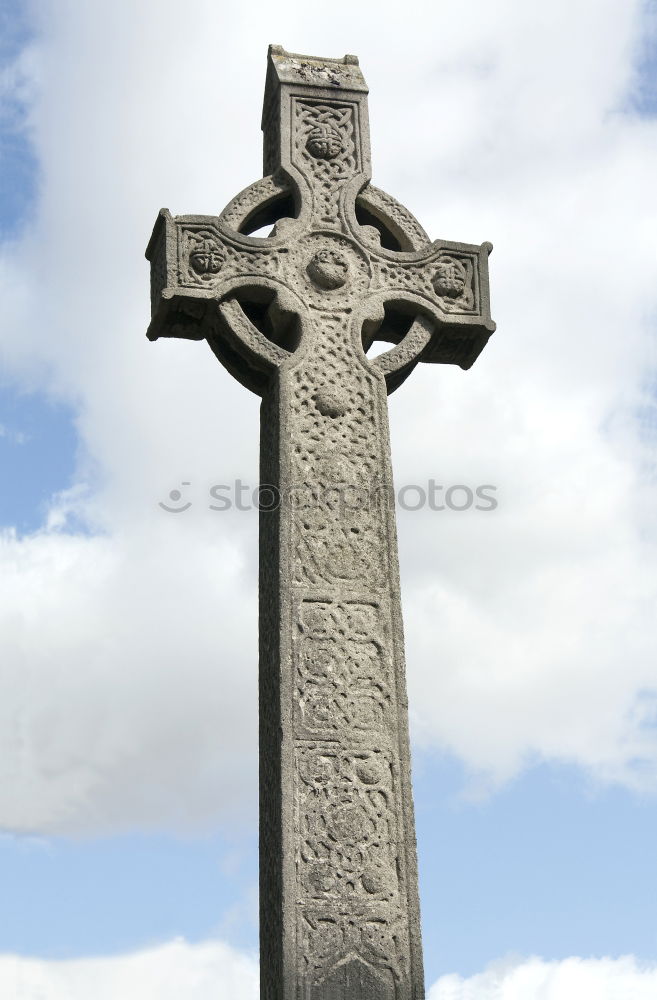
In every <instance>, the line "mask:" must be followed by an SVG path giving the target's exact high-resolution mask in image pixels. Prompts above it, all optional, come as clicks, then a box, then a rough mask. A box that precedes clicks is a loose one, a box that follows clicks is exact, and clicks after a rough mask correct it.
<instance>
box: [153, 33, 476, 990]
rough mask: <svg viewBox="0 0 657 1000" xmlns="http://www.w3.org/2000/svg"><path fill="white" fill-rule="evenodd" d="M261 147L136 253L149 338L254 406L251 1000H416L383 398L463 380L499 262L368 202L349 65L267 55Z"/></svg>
mask: <svg viewBox="0 0 657 1000" xmlns="http://www.w3.org/2000/svg"><path fill="white" fill-rule="evenodd" d="M262 127H263V132H264V173H265V176H264V177H263V178H262V180H259V181H256V182H255V183H254V184H252V185H251V186H250V187H248V188H246V189H245V190H244V191H242V193H241V194H239V195H238V196H237V197H236V198H234V199H233V200H232V201H231V202H230V203H229V204H228V206H227V207H226V208H225V209H224V211H223V212H222V214H221V215H220V216H218V217H213V216H177V217H173V216H171V215H170V213H169V212H168V211H167V210H166V209H164V210H162V212H161V213H160V215H159V218H158V220H157V222H156V224H155V228H154V231H153V236H152V238H151V241H150V243H149V246H148V250H147V257H148V259H149V260H150V262H151V290H152V310H153V316H152V321H151V324H150V327H149V330H148V336H149V338H150V339H151V340H155V339H157V338H158V337H162V336H167V337H186V338H189V339H192V340H198V339H206V340H207V341H208V343H209V344H210V346H211V348H212V350H213V351H214V353H215V354H216V356H217V357H218V359H219V360H220V361H221V362H222V364H223V365H224V366H225V367H226V368H227V369H228V371H230V372H231V373H232V374H233V375H234V376H235V377H236V378H237V379H239V381H240V382H242V383H243V385H245V386H246V387H247V388H249V389H251V390H253V391H254V392H256V393H258V394H259V395H260V396H261V397H262V408H261V415H262V419H261V483H262V484H263V485H268V486H271V487H272V490H273V495H274V496H275V497H276V498H280V503H271V504H266V502H265V503H264V504H263V509H262V510H261V514H260V668H259V684H260V915H261V923H260V938H261V994H262V997H263V1000H420V998H421V997H423V996H424V984H423V973H422V949H421V941H420V922H419V903H418V890H417V862H416V847H415V832H414V819H413V805H412V797H411V778H410V760H409V744H408V713H407V699H406V682H405V668H404V652H403V632H402V620H401V609H400V594H399V570H398V564H397V541H396V531H395V517H394V505H393V503H392V501H391V494H392V471H391V464H390V444H389V437H388V419H387V403H386V394H387V393H389V392H391V391H392V390H394V389H395V388H397V386H398V385H400V384H401V382H402V381H403V380H404V379H405V378H406V377H407V376H408V375H409V374H410V373H411V371H412V370H413V368H414V367H415V366H416V365H417V364H418V363H419V362H431V363H443V364H457V365H460V366H461V367H462V368H469V367H470V366H471V365H472V363H473V362H474V361H475V359H476V358H477V356H478V355H479V353H480V352H481V350H482V348H483V347H484V345H485V344H486V341H487V340H488V337H489V336H490V334H491V333H492V331H493V330H494V328H495V327H494V324H493V323H492V322H491V319H490V310H489V301H488V254H489V252H490V249H491V246H490V244H488V243H484V244H483V245H482V246H471V245H469V244H465V243H448V242H445V241H442V240H441V241H436V242H433V243H432V242H431V241H430V240H429V238H428V237H427V235H426V233H425V232H424V230H423V229H422V227H421V226H420V224H419V223H418V222H417V220H416V219H415V218H414V217H413V216H412V215H411V213H410V212H408V211H407V210H406V209H405V208H404V207H403V206H402V205H400V204H399V203H398V202H397V201H395V199H394V198H392V197H391V196H390V195H387V194H385V193H384V192H383V191H379V190H378V189H377V188H375V187H373V186H372V185H371V184H370V175H371V170H370V146H369V131H368V120H367V87H366V84H365V80H364V78H363V76H362V73H361V71H360V69H359V66H358V60H357V59H356V57H355V56H345V57H344V59H323V58H315V57H310V56H301V55H295V54H292V53H288V52H285V51H284V50H283V49H282V48H280V47H279V46H271V47H270V49H269V57H268V65H267V79H266V86H265V99H264V109H263V116H262ZM400 139H401V137H400ZM409 141H412V137H409ZM267 224H274V229H273V232H272V233H271V235H270V236H269V237H268V238H264V239H261V238H255V237H250V236H249V235H248V234H249V233H250V232H253V231H254V230H255V229H258V228H260V227H261V226H263V225H267ZM374 339H380V340H384V341H387V342H389V343H390V344H391V347H390V349H389V350H387V351H386V352H385V353H384V354H380V355H379V356H378V357H376V358H374V359H373V360H370V359H368V358H367V356H366V354H365V350H366V349H367V348H368V347H369V345H370V343H371V342H372V341H373V340H374ZM265 495H266V494H264V493H263V499H264V497H265Z"/></svg>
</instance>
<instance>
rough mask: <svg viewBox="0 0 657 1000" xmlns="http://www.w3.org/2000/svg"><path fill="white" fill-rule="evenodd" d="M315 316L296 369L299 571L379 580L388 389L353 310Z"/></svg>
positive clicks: (329, 578) (321, 580) (331, 578)
mask: <svg viewBox="0 0 657 1000" xmlns="http://www.w3.org/2000/svg"><path fill="white" fill-rule="evenodd" d="M338 291H339V290H338ZM316 322H317V324H318V327H319V329H320V330H321V335H320V336H317V337H316V338H315V340H314V342H313V343H312V346H311V347H310V348H309V350H308V351H307V352H306V355H305V356H304V357H303V359H301V360H300V361H299V363H298V365H297V366H296V367H295V368H294V369H293V370H292V371H291V373H290V384H291V397H290V407H291V411H292V421H293V427H294V431H293V442H292V449H291V451H292V453H291V465H292V481H293V484H294V489H293V494H292V497H291V499H292V551H293V558H294V568H293V579H294V582H295V583H298V584H314V585H317V584H329V585H334V586H335V585H340V586H345V585H347V584H349V585H350V586H351V587H352V588H354V587H357V586H358V585H359V584H361V583H364V582H366V584H367V586H368V587H378V586H381V585H382V582H383V575H384V568H385V538H386V523H387V503H388V492H387V489H386V487H387V484H388V477H387V476H386V465H385V458H384V455H383V454H382V442H381V423H380V410H379V408H380V404H381V397H382V393H383V389H382V386H381V384H380V381H379V380H377V378H376V376H374V375H372V374H371V373H370V372H369V371H367V369H366V368H365V365H364V363H363V360H362V353H361V355H360V356H359V348H358V347H357V346H356V345H355V344H354V343H353V340H352V330H351V322H352V321H351V316H350V314H349V313H345V314H344V315H343V316H340V315H327V314H320V315H319V316H318V317H317V320H316Z"/></svg>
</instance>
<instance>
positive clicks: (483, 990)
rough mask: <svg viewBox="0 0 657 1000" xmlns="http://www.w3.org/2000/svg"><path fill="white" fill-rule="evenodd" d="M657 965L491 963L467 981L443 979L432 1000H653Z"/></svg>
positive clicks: (629, 961)
mask: <svg viewBox="0 0 657 1000" xmlns="http://www.w3.org/2000/svg"><path fill="white" fill-rule="evenodd" d="M656 989H657V966H655V964H654V963H650V964H648V963H641V962H638V961H637V960H636V959H635V958H634V957H633V956H632V955H624V956H623V957H622V958H566V959H563V960H561V961H554V962H546V961H544V960H543V959H540V958H530V959H525V960H519V961H500V962H494V963H492V964H491V965H490V966H489V967H488V968H487V969H485V971H484V972H481V973H479V974H478V975H476V976H471V977H470V978H467V979H463V978H462V977H461V976H456V975H454V976H441V978H440V979H439V980H438V981H437V982H436V983H434V985H433V986H432V987H431V989H430V990H429V993H428V1000H581V998H582V997H586V1000H625V998H628V1000H629V998H630V997H631V998H632V1000H652V998H653V997H654V996H655V990H656Z"/></svg>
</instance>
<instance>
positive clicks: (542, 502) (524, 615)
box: [0, 0, 657, 1000]
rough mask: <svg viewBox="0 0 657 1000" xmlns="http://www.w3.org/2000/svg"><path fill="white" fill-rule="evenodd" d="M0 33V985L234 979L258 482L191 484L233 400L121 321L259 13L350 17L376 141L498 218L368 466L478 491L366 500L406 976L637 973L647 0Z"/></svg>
mask: <svg viewBox="0 0 657 1000" xmlns="http://www.w3.org/2000/svg"><path fill="white" fill-rule="evenodd" d="M0 34H1V40H0V56H1V59H2V68H1V75H0V125H1V127H2V138H1V140H0V174H1V178H0V184H1V187H0V227H1V234H2V235H1V245H0V289H1V294H2V301H3V306H2V322H1V324H0V461H1V468H2V492H1V494H0V524H1V526H2V527H1V531H2V534H1V536H0V559H1V560H2V573H1V576H0V678H1V682H0V684H1V688H0V690H1V694H0V774H1V779H2V780H1V783H0V788H1V792H0V829H1V831H2V832H1V833H0V885H1V886H2V891H1V897H2V902H1V903H0V995H2V996H3V997H7V998H8V1000H13V998H14V997H15V998H17V1000H36V998H37V997H38V998H39V1000H83V998H84V1000H88V997H89V996H93V997H94V998H96V1000H118V998H119V997H120V998H121V1000H169V998H171V1000H173V998H174V997H175V998H176V1000H179V998H180V997H185V998H186V1000H210V998H211V997H212V998H215V997H222V996H226V997H231V998H234V1000H255V997H256V995H257V982H258V968H257V808H256V796H257V787H256V770H257V759H256V742H257V736H256V709H257V693H256V577H257V520H256V514H255V512H254V511H253V510H251V511H238V510H235V509H233V510H231V511H221V512H217V511H213V510H212V509H210V503H211V498H210V496H209V489H210V487H211V486H212V485H215V484H219V483H221V484H232V483H234V482H235V481H236V480H237V479H240V480H241V481H242V482H243V483H245V484H249V485H251V486H254V485H255V484H256V483H257V451H258V401H257V399H256V397H255V396H252V395H250V394H249V393H248V392H246V390H244V389H242V388H241V386H239V385H238V384H237V383H236V382H234V381H233V380H232V379H231V378H230V377H229V376H228V374H227V373H226V372H225V371H224V370H223V369H222V368H221V367H220V366H219V365H218V364H217V362H216V361H215V359H214V357H213V355H212V354H211V353H210V351H209V349H208V348H207V346H206V345H205V344H203V343H189V342H177V341H162V342H158V343H157V344H155V345H153V344H149V343H148V342H147V341H146V338H145V336H144V333H145V330H146V326H147V323H148V315H149V302H148V267H147V264H146V261H145V260H144V257H143V252H144V248H145V246H146V242H147V240H148V237H149V235H150V231H151V227H152V224H153V221H154V218H155V215H156V213H157V211H158V209H159V208H160V207H161V206H163V205H167V206H168V207H169V208H170V209H171V210H172V211H173V212H174V213H194V212H198V213H208V214H211V213H213V212H217V213H218V212H219V211H221V209H222V208H223V206H224V205H225V204H226V203H227V202H228V201H229V200H230V199H231V198H232V197H233V196H234V195H235V194H236V193H237V192H238V191H239V190H241V189H242V188H243V187H245V186H246V185H247V184H249V183H251V182H252V181H253V180H255V179H257V177H258V176H260V163H261V136H260V131H259V122H260V109H261V101H262V90H263V85H264V74H265V57H266V51H267V45H268V44H269V43H270V42H274V43H279V44H282V45H284V46H285V47H286V48H288V49H289V50H291V51H297V52H306V53H312V54H319V55H331V56H341V55H343V54H344V53H345V52H355V53H357V54H358V55H359V57H360V61H361V66H362V68H363V72H364V74H365V76H366V79H367V81H368V83H369V86H370V117H371V137H372V149H373V162H374V182H375V183H376V184H377V185H378V186H379V187H381V188H383V189H385V190H387V191H389V192H390V193H391V194H393V195H394V196H395V197H396V198H398V199H399V200H400V201H402V202H403V203H404V204H406V205H407V206H408V207H409V208H410V209H411V210H412V211H413V212H414V213H415V214H416V215H417V216H418V217H419V218H420V220H421V221H422V223H423V225H424V227H425V229H427V231H428V232H429V233H430V235H431V236H432V237H433V238H438V237H442V238H445V239H452V240H463V241H467V242H473V243H479V242H481V241H483V240H491V241H492V242H493V244H494V247H495V249H494V253H493V256H492V257H491V262H490V266H491V288H492V307H493V316H494V318H495V319H496V321H497V323H498V331H497V333H496V334H495V335H494V337H493V339H492V340H491V342H490V344H489V346H488V347H487V348H486V350H485V352H484V353H483V355H482V357H481V358H480V360H479V361H478V362H477V364H476V365H475V367H474V368H473V369H472V370H471V371H470V372H467V373H464V372H462V371H460V369H454V370H452V369H451V368H448V367H445V368H439V367H436V366H423V367H422V368H421V369H418V370H417V371H416V372H415V373H414V375H413V376H412V377H411V378H410V379H409V380H408V382H407V383H406V384H405V385H404V386H403V387H402V388H401V389H400V390H399V392H398V393H396V394H395V396H394V397H392V398H391V401H390V419H391V430H392V446H393V464H394V469H395V475H396V482H397V486H398V487H401V486H403V485H409V484H412V485H419V486H422V484H424V485H425V486H426V484H428V482H429V481H430V480H434V481H435V482H436V483H437V484H441V485H443V486H444V487H447V486H450V485H455V484H458V485H465V486H469V487H470V488H471V489H473V490H474V489H476V487H477V486H480V485H482V484H488V485H494V487H495V497H496V500H497V506H496V508H495V509H494V510H487V511H477V510H475V509H468V510H462V511H450V510H447V511H440V512H439V511H432V510H429V509H426V508H425V509H422V510H418V511H404V510H400V511H399V536H400V538H399V543H400V560H401V571H402V588H403V595H404V616H405V625H406V633H407V660H408V684H409V697H410V711H411V727H412V739H413V764H414V788H415V797H416V811H417V827H418V839H419V861H420V890H421V900H422V917H423V934H424V946H425V962H426V973H427V988H428V990H429V989H430V997H431V1000H466V998H467V1000H520V998H522V1000H539V998H540V1000H581V998H582V997H586V998H587V1000H589V998H592V1000H617V998H620V997H631V998H632V1000H635V998H636V1000H643V998H648V997H650V998H653V997H654V996H655V994H656V991H657V856H656V853H655V839H656V833H657V822H656V821H657V642H656V635H657V628H656V625H655V617H656V615H655V608H656V606H657V600H656V599H657V593H656V592H657V520H656V517H655V510H656V501H657V450H656V443H657V350H656V349H655V332H656V330H657V255H656V253H655V242H656V234H657V204H656V198H655V193H654V192H655V177H656V176H657V48H656V46H657V6H656V5H655V3H654V0H645V2H640V0H553V2H552V3H549V4H547V3H541V4H539V3H526V2H524V0H469V2H468V3H467V4H453V3H450V4H448V3H446V2H444V0H433V2H427V3H424V2H417V0H408V2H407V3H405V4H402V5H400V4H393V3H389V2H387V0H384V2H379V3H376V4H375V3H369V2H368V3H366V2H363V0H350V2H349V3H345V2H343V0H334V2H333V3H331V4H330V5H328V6H326V5H323V6H321V7H320V6H319V5H312V4H307V3H301V2H298V0H279V2H277V3H275V4H274V3H266V2H263V0H253V2H251V3H249V4H244V5H237V4H228V3H222V2H220V0H195V2H194V3H193V4H181V3H180V2H178V0H113V2H111V3H109V2H106V0H34V2H29V0H25V2H22V3H21V2H20V0H0ZM184 484H187V485H184ZM172 491H178V492H179V493H180V496H181V499H180V501H179V502H177V504H176V503H174V504H172V502H171V499H170V495H171V492H172ZM175 495H177V494H175V492H174V496H175ZM163 503H164V504H166V505H167V506H176V505H177V506H185V508H186V509H185V510H181V511H180V512H178V513H171V512H167V511H166V510H164V509H163V507H162V506H161V504H163ZM188 504H190V505H191V506H187V505H188Z"/></svg>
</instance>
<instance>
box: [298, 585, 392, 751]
mask: <svg viewBox="0 0 657 1000" xmlns="http://www.w3.org/2000/svg"><path fill="white" fill-rule="evenodd" d="M385 633H386V627H385V622H384V621H383V620H382V613H381V608H380V606H379V605H378V604H377V603H376V602H372V603H364V602H357V601H351V602H350V601H347V602H337V601H335V602H331V601H325V600H314V599H307V600H305V601H303V603H302V605H301V607H300V611H299V620H298V634H297V636H296V638H295V685H296V696H295V720H296V726H295V729H296V734H297V736H298V737H313V736H314V737H322V738H324V739H335V740H340V739H342V738H346V739H348V740H350V741H351V742H352V743H358V742H361V741H367V740H368V739H369V740H371V739H372V738H375V739H376V738H377V737H378V738H379V739H380V737H381V734H382V733H384V732H394V730H395V728H396V720H395V718H394V716H393V712H394V707H395V706H394V698H393V694H392V692H393V690H394V689H393V687H392V685H391V680H392V678H391V662H390V653H389V651H388V649H387V642H386V636H385Z"/></svg>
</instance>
